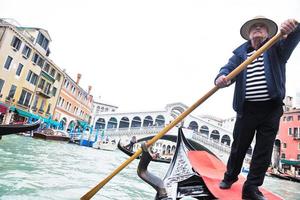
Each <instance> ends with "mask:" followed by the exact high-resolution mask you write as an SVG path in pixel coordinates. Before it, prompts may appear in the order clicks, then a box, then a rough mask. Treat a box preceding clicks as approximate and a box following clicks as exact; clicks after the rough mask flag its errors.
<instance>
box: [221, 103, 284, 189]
mask: <svg viewBox="0 0 300 200" xmlns="http://www.w3.org/2000/svg"><path fill="white" fill-rule="evenodd" d="M282 114H283V109H282V104H281V103H278V102H273V101H264V102H245V104H244V110H243V115H242V116H240V117H237V120H236V123H235V126H234V130H233V139H234V140H233V143H232V146H231V153H230V156H229V159H228V163H227V171H226V172H225V175H224V180H227V181H233V180H236V179H237V177H238V175H239V173H240V171H241V167H242V165H243V160H244V158H245V155H246V152H247V150H248V148H249V146H250V144H251V142H252V140H253V138H254V135H255V139H256V144H255V147H254V151H253V154H252V159H251V163H250V171H249V174H248V176H247V180H246V182H245V185H246V186H261V185H262V184H263V181H264V177H265V173H266V171H267V169H268V166H269V164H270V162H271V157H272V151H273V144H274V141H275V138H276V134H277V131H278V128H279V122H280V117H281V116H282Z"/></svg>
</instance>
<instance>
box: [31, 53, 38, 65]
mask: <svg viewBox="0 0 300 200" xmlns="http://www.w3.org/2000/svg"><path fill="white" fill-rule="evenodd" d="M39 57H40V56H39V54H37V53H34V54H33V56H32V59H31V61H32V62H33V63H34V64H36V63H37V62H38V60H39Z"/></svg>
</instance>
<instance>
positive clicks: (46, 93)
mask: <svg viewBox="0 0 300 200" xmlns="http://www.w3.org/2000/svg"><path fill="white" fill-rule="evenodd" d="M36 93H37V94H39V95H41V96H43V97H45V98H47V99H50V98H51V97H52V96H51V93H50V92H46V91H44V90H42V89H41V88H37V89H36Z"/></svg>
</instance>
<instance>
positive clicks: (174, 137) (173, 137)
mask: <svg viewBox="0 0 300 200" xmlns="http://www.w3.org/2000/svg"><path fill="white" fill-rule="evenodd" d="M153 137H154V136H148V137H144V138H141V139H139V140H137V141H136V143H143V142H146V141H148V140H150V139H152V138H153ZM185 139H186V140H187V141H188V142H189V143H190V144H191V145H192V146H193V148H194V149H195V150H205V151H209V150H208V149H207V148H205V147H204V146H202V145H200V144H199V143H197V142H195V141H193V140H190V139H187V138H185ZM160 140H168V141H171V142H174V143H176V142H177V135H164V136H163V137H162V138H160ZM118 149H120V150H121V151H122V152H123V153H125V154H127V155H128V156H132V155H133V154H134V153H135V152H134V151H132V148H130V146H129V144H127V145H121V140H119V142H118ZM209 152H210V153H211V154H213V153H212V152H211V151H209ZM138 158H140V157H138ZM152 161H154V162H161V163H170V162H171V159H166V158H162V157H159V156H154V155H152Z"/></svg>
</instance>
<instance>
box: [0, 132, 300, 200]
mask: <svg viewBox="0 0 300 200" xmlns="http://www.w3.org/2000/svg"><path fill="white" fill-rule="evenodd" d="M127 159H128V157H127V156H126V155H125V154H123V153H121V152H120V151H115V152H110V151H101V150H96V149H92V148H87V147H82V146H78V145H74V144H68V143H64V142H55V141H45V140H39V139H33V138H30V137H22V136H17V135H10V136H5V137H3V139H2V140H1V141H0V177H1V179H0V197H1V198H0V199H1V200H58V199H59V200H61V199H62V200H75V199H76V200H78V199H79V198H80V197H81V196H82V195H83V194H85V193H86V192H88V191H89V190H90V189H91V188H92V187H94V186H95V185H96V184H98V183H99V182H100V181H101V180H103V179H104V178H105V177H107V176H108V175H109V174H111V173H112V172H113V171H114V170H115V169H116V168H117V167H118V166H120V164H121V163H123V162H124V161H126V160H127ZM137 165H138V161H133V162H132V163H131V164H130V165H128V166H127V167H126V168H125V169H123V170H122V171H121V172H120V173H119V174H117V175H116V176H115V177H114V178H113V179H112V180H111V181H110V182H109V183H107V184H106V185H105V186H104V187H103V188H102V189H101V190H100V191H99V192H98V193H97V194H96V195H95V197H94V198H93V199H99V200H120V199H122V200H136V199H138V200H149V199H154V196H155V191H154V189H153V188H152V187H151V186H149V185H148V184H146V183H145V182H143V181H142V180H141V179H139V178H138V176H137V174H136V169H137ZM167 167H168V165H166V164H161V163H150V165H149V170H150V171H151V172H152V173H154V174H156V175H157V176H159V177H163V175H164V174H165V171H166V170H167ZM265 186H266V187H267V188H269V189H271V190H272V191H276V192H278V193H279V194H280V195H281V196H284V197H285V198H286V199H288V200H289V199H291V200H297V198H298V197H299V196H300V193H299V192H300V188H299V186H300V184H295V183H293V182H288V181H284V182H281V180H279V179H273V178H268V177H267V178H266V181H265ZM283 186H284V187H283ZM298 199H299V198H298Z"/></svg>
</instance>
